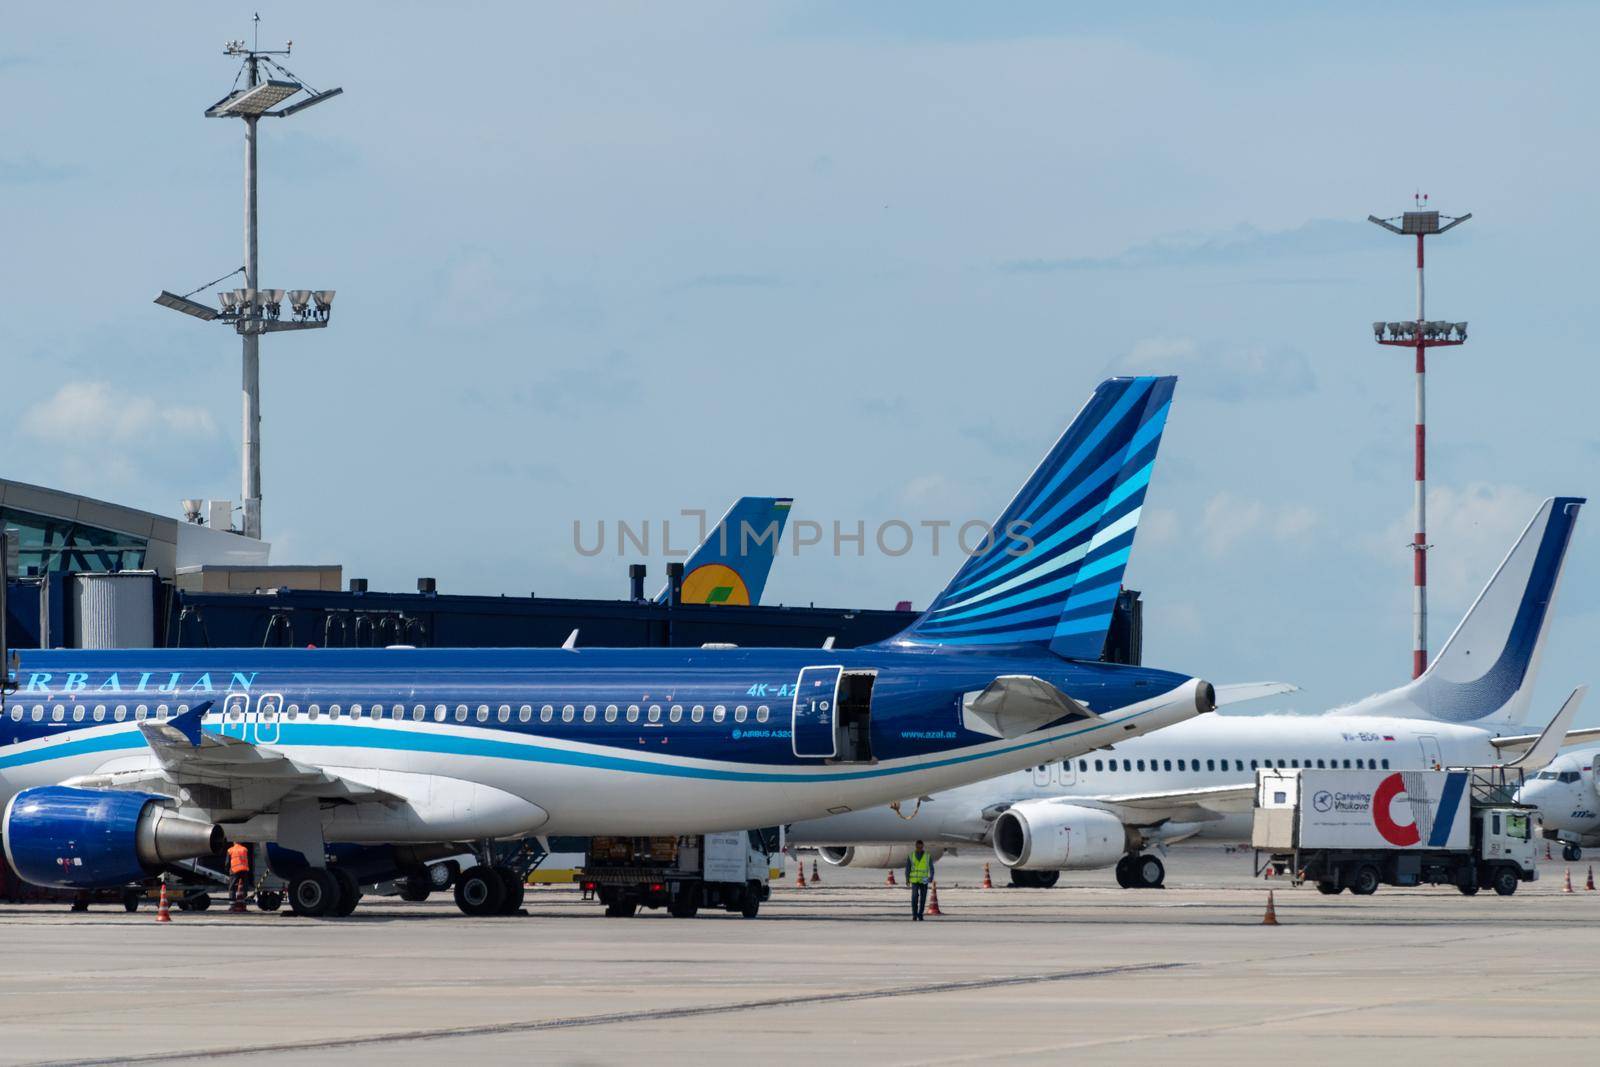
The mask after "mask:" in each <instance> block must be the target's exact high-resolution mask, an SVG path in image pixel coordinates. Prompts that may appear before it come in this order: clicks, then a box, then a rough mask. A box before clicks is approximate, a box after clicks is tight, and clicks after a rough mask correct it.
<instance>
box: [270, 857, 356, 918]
mask: <svg viewBox="0 0 1600 1067" xmlns="http://www.w3.org/2000/svg"><path fill="white" fill-rule="evenodd" d="M360 902H361V888H360V887H359V886H358V885H356V880H355V879H354V878H352V877H351V876H350V874H349V872H347V871H343V870H340V869H339V868H338V867H328V868H322V867H312V868H309V869H307V870H304V871H302V872H300V873H299V874H297V875H295V876H294V877H293V878H292V879H290V881H289V907H290V908H292V909H293V910H294V913H295V914H296V915H298V916H300V917H301V918H304V919H327V918H335V919H342V918H344V917H345V916H347V915H349V914H350V913H351V912H353V911H355V910H356V905H357V904H359V903H360ZM258 903H260V902H258ZM262 910H264V911H270V910H272V909H270V908H267V907H265V906H264V905H263V906H262Z"/></svg>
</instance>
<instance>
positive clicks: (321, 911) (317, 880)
mask: <svg viewBox="0 0 1600 1067" xmlns="http://www.w3.org/2000/svg"><path fill="white" fill-rule="evenodd" d="M338 903H339V883H338V882H336V881H335V880H334V877H333V875H332V874H329V873H328V872H327V871H325V870H323V869H322V868H320V867H313V868H311V869H310V870H308V871H305V872H303V873H301V874H297V875H295V877H294V879H293V880H292V881H291V882H290V883H289V907H290V908H291V909H292V910H293V911H294V913H295V914H296V915H298V916H300V917H301V918H302V919H320V918H322V917H323V916H325V915H329V914H332V912H333V909H334V908H335V907H336V906H337V905H338Z"/></svg>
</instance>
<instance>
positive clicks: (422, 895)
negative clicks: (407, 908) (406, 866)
mask: <svg viewBox="0 0 1600 1067" xmlns="http://www.w3.org/2000/svg"><path fill="white" fill-rule="evenodd" d="M432 893H433V878H432V877H431V876H429V875H428V874H427V873H426V872H416V873H412V874H408V875H406V877H405V879H404V880H403V881H401V883H400V899H401V900H409V901H410V902H411V903H413V904H420V903H422V902H423V901H424V900H427V899H428V897H429V896H430V895H432Z"/></svg>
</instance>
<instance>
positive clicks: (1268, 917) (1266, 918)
mask: <svg viewBox="0 0 1600 1067" xmlns="http://www.w3.org/2000/svg"><path fill="white" fill-rule="evenodd" d="M1261 925H1262V926H1277V925H1278V908H1277V905H1276V904H1275V903H1273V900H1272V890H1270V889H1269V890H1267V913H1266V914H1265V915H1263V916H1262V917H1261Z"/></svg>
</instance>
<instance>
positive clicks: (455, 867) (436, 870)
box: [428, 860, 461, 891]
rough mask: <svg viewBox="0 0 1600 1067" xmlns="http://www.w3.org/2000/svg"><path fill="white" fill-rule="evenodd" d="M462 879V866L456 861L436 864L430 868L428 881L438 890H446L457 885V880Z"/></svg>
mask: <svg viewBox="0 0 1600 1067" xmlns="http://www.w3.org/2000/svg"><path fill="white" fill-rule="evenodd" d="M459 877H461V864H459V863H457V862H456V861H455V860H445V861H444V862H443V863H435V864H434V865H433V866H431V867H429V868H428V880H429V881H431V882H432V883H433V888H434V889H436V890H440V891H443V890H446V889H449V888H450V887H451V886H453V885H455V884H456V879H457V878H459Z"/></svg>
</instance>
